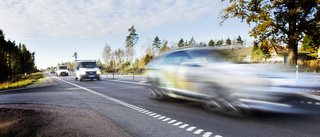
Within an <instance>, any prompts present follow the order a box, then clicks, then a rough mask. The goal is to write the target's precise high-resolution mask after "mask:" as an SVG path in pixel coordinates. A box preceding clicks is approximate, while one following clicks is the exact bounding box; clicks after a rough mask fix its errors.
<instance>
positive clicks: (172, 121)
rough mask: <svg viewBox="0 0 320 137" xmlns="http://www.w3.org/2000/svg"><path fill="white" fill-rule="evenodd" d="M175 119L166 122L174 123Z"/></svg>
mask: <svg viewBox="0 0 320 137" xmlns="http://www.w3.org/2000/svg"><path fill="white" fill-rule="evenodd" d="M176 121H177V120H171V121H169V122H168V123H169V124H171V123H174V122H176Z"/></svg>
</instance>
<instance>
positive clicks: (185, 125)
mask: <svg viewBox="0 0 320 137" xmlns="http://www.w3.org/2000/svg"><path fill="white" fill-rule="evenodd" d="M188 126H189V124H183V125H181V126H180V127H179V128H186V127H188Z"/></svg>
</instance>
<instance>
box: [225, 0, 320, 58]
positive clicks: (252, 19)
mask: <svg viewBox="0 0 320 137" xmlns="http://www.w3.org/2000/svg"><path fill="white" fill-rule="evenodd" d="M222 1H225V0H222ZM229 3H231V5H230V6H229V7H227V8H225V9H223V10H222V11H221V13H220V15H221V18H222V19H223V21H225V20H226V19H229V18H235V17H236V18H239V19H241V21H244V20H245V21H246V22H247V24H249V25H252V24H255V26H254V27H253V28H252V30H251V31H249V34H250V36H253V37H254V38H256V39H259V40H261V39H263V40H266V39H267V38H274V39H277V40H279V41H283V42H285V43H286V44H287V46H288V49H289V54H288V63H289V64H297V51H298V50H297V49H298V42H299V41H300V40H301V38H302V37H303V34H304V33H308V32H309V31H312V29H313V28H314V27H315V24H312V22H315V21H319V19H320V10H319V9H320V1H319V0H247V1H244V0H229ZM223 21H222V22H221V23H223Z"/></svg>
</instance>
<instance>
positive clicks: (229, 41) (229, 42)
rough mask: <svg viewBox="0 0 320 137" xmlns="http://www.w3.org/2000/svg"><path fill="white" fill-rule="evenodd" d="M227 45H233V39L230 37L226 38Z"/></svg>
mask: <svg viewBox="0 0 320 137" xmlns="http://www.w3.org/2000/svg"><path fill="white" fill-rule="evenodd" d="M226 45H227V46H230V45H231V39H230V38H228V39H227V40H226Z"/></svg>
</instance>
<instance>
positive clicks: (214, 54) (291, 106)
mask: <svg viewBox="0 0 320 137" xmlns="http://www.w3.org/2000/svg"><path fill="white" fill-rule="evenodd" d="M225 54H226V52H225V51H223V50H220V49H217V48H211V47H185V48H179V49H176V50H173V51H169V52H167V53H164V54H161V55H159V56H157V57H155V58H154V59H152V60H151V61H150V63H149V64H148V65H147V66H146V67H145V68H146V70H147V71H148V75H149V83H150V86H148V88H147V95H148V96H149V97H151V98H154V99H165V98H168V97H169V98H178V99H185V100H190V101H196V102H200V103H202V104H203V106H205V107H206V108H208V109H210V110H213V111H218V112H223V113H228V114H232V115H236V116H244V115H248V114H250V113H251V112H252V111H262V112H276V113H308V112H311V111H313V110H314V109H313V108H310V107H309V106H310V105H309V106H308V105H305V106H304V105H301V103H300V102H299V101H301V100H304V101H306V100H307V101H312V102H319V100H320V96H319V95H316V94H310V93H306V92H305V90H316V89H320V88H319V85H320V84H319V83H317V84H314V83H311V82H306V81H301V82H296V79H295V78H293V79H292V78H290V77H289V76H291V75H292V74H291V73H285V72H281V73H280V72H278V71H269V70H268V69H266V68H267V66H266V65H264V64H235V63H231V62H227V61H226V58H225V56H224V55H225ZM293 75H295V74H293ZM294 82H296V83H294ZM319 104H320V103H319ZM318 109H319V108H318Z"/></svg>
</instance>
